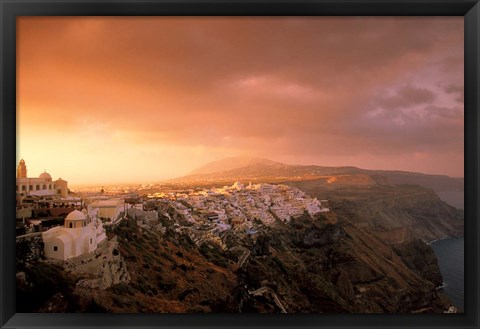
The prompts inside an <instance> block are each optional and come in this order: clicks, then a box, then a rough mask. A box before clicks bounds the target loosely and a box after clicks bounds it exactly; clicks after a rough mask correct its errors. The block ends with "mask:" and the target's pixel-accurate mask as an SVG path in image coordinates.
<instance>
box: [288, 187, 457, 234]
mask: <svg viewBox="0 0 480 329" xmlns="http://www.w3.org/2000/svg"><path fill="white" fill-rule="evenodd" d="M287 184H289V185H292V186H295V187H298V188H300V189H302V190H304V191H305V192H307V193H309V194H310V195H313V196H316V197H317V198H319V199H328V200H329V205H330V207H331V208H332V209H333V210H335V211H336V212H337V213H338V214H340V215H342V216H343V218H345V219H347V220H348V221H349V222H352V223H354V224H356V225H361V226H366V227H368V228H369V229H371V230H372V231H374V232H391V234H398V232H399V231H392V230H395V229H400V228H406V229H407V231H408V235H409V237H414V238H418V239H422V240H424V241H431V240H435V239H440V238H445V237H449V236H457V235H463V227H464V220H463V218H464V214H463V211H462V210H459V209H457V208H455V207H453V206H450V205H449V204H447V203H445V202H443V201H442V200H440V198H439V197H438V196H437V195H436V194H435V193H434V192H433V191H432V190H429V189H426V188H423V187H421V186H415V185H373V186H363V187H362V186H356V187H342V188H337V189H326V188H324V187H323V186H322V185H321V184H318V183H316V182H315V181H301V182H290V183H287ZM389 234H390V233H389ZM380 236H383V237H384V238H385V241H388V240H389V238H390V237H389V236H388V234H380ZM406 238H408V237H407V236H406Z"/></svg>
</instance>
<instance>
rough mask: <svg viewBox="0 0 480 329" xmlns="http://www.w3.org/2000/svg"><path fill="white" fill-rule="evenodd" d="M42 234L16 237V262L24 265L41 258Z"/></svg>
mask: <svg viewBox="0 0 480 329" xmlns="http://www.w3.org/2000/svg"><path fill="white" fill-rule="evenodd" d="M43 246H44V243H43V239H42V233H31V234H25V235H20V236H17V238H16V241H15V249H16V255H17V256H16V261H17V263H25V262H30V261H35V260H38V259H41V258H43Z"/></svg>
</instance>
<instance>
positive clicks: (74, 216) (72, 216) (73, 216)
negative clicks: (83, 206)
mask: <svg viewBox="0 0 480 329" xmlns="http://www.w3.org/2000/svg"><path fill="white" fill-rule="evenodd" d="M86 218H87V217H86V216H85V214H84V213H82V212H81V211H78V210H74V211H72V212H71V213H69V214H68V216H67V218H65V220H85V219H86Z"/></svg>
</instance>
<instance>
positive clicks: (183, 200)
mask: <svg viewBox="0 0 480 329" xmlns="http://www.w3.org/2000/svg"><path fill="white" fill-rule="evenodd" d="M326 202H327V201H326V200H321V201H319V200H317V198H311V197H310V196H308V195H307V194H305V193H304V192H302V191H301V190H299V189H297V188H294V187H290V186H287V185H275V184H267V183H261V184H252V183H249V184H248V185H245V184H243V183H240V182H236V183H234V184H233V185H231V186H224V187H221V188H218V187H212V188H210V189H198V188H197V189H187V190H185V189H171V188H169V189H163V190H162V189H159V190H158V191H155V192H152V193H148V194H144V195H139V194H138V193H136V192H135V191H132V190H130V191H129V193H125V192H124V191H117V192H116V193H106V192H105V191H104V190H103V189H102V190H100V191H98V192H97V193H94V192H88V193H87V192H84V193H74V192H72V191H70V190H69V189H68V182H67V181H65V180H62V179H59V180H56V181H52V178H51V176H50V174H48V173H46V172H44V173H42V174H40V176H39V177H38V178H28V177H27V169H26V164H25V161H24V160H23V159H22V160H21V161H20V163H19V166H18V172H17V216H16V217H17V236H18V237H20V238H21V237H22V236H24V235H25V234H32V233H41V234H42V238H43V242H44V249H45V250H44V255H45V256H46V257H51V258H56V259H59V260H67V259H70V258H74V257H79V256H81V255H82V254H83V253H89V252H92V251H94V250H95V248H96V246H97V244H100V243H101V242H102V241H103V240H105V239H106V234H105V232H106V230H108V229H111V228H113V227H115V226H117V225H119V224H120V223H121V221H122V220H124V219H125V218H127V217H128V216H130V217H131V218H134V219H136V220H137V224H138V225H139V226H140V227H143V228H145V229H150V228H152V229H155V230H157V231H160V232H165V227H164V226H162V224H161V223H160V222H159V221H158V218H159V215H160V216H163V217H164V218H168V219H169V220H171V221H174V222H175V224H174V229H175V231H176V232H179V233H182V234H185V235H187V236H189V237H190V238H191V240H192V241H194V242H195V243H196V244H197V245H201V244H202V243H204V242H205V241H207V240H209V241H211V242H213V243H216V244H217V245H219V246H220V247H221V248H222V249H225V248H226V246H225V244H224V243H223V241H224V239H223V238H224V237H225V236H226V235H227V234H230V233H233V234H242V235H243V234H247V235H255V234H256V233H258V231H257V229H256V226H258V225H266V226H271V225H274V224H275V223H277V222H283V223H288V222H289V221H290V220H291V219H292V218H295V217H298V216H301V215H303V214H308V215H310V216H312V217H313V216H314V215H315V214H318V213H321V212H328V211H329V209H328V208H327V207H326V206H325V205H326ZM79 228H81V230H78V229H79ZM80 240H81V241H80ZM83 241H86V242H83ZM77 245H79V246H80V245H81V246H84V247H81V248H80V247H75V246H77Z"/></svg>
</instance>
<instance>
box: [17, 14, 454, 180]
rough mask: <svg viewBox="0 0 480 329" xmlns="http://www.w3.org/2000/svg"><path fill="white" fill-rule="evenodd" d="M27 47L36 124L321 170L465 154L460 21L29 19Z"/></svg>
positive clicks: (24, 75)
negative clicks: (347, 161)
mask: <svg viewBox="0 0 480 329" xmlns="http://www.w3.org/2000/svg"><path fill="white" fill-rule="evenodd" d="M18 33H19V36H18V81H19V85H18V99H19V105H20V109H21V110H20V112H19V114H20V118H21V120H23V121H22V122H24V123H25V124H26V123H29V124H32V125H35V124H38V123H40V122H41V123H42V125H44V126H45V129H48V130H51V129H55V127H58V126H59V125H60V126H61V127H63V128H65V129H68V128H67V127H75V126H76V125H78V122H79V118H84V119H85V120H94V121H99V122H106V123H108V124H109V125H110V126H111V127H114V129H117V130H119V131H124V132H126V133H128V134H129V136H131V138H132V140H135V141H136V142H137V143H151V142H152V141H158V142H159V143H160V142H161V143H171V144H172V145H173V144H174V145H182V146H186V145H202V146H204V147H206V148H223V147H225V148H230V149H232V150H243V152H256V153H258V154H267V153H268V154H270V153H274V152H272V150H274V151H275V152H277V153H282V154H291V155H292V156H293V155H295V156H298V157H299V158H300V157H302V156H303V157H309V158H310V159H311V158H314V157H315V156H312V154H319V156H320V155H322V156H325V154H328V155H329V156H331V157H335V156H337V155H338V156H344V155H348V154H357V155H358V154H369V156H370V157H371V158H372V159H373V157H374V156H379V157H381V156H385V155H391V154H394V153H398V154H412V152H414V151H416V150H418V149H419V148H422V149H429V151H430V152H431V153H432V154H435V153H439V152H446V151H455V152H461V151H462V150H463V148H461V149H459V148H458V147H459V145H460V143H461V142H460V140H461V141H463V138H460V137H459V136H462V134H463V125H462V124H461V123H462V120H463V109H462V108H460V107H458V108H457V107H452V106H451V102H450V101H451V100H456V101H457V102H463V98H461V97H463V88H462V87H461V86H460V83H459V82H461V81H463V18H461V17H428V18H427V17H396V18H394V17H276V18H275V17H262V18H254V17H228V18H226V17H185V18H180V17H141V18H140V17H128V18H119V17H111V18H104V17H98V18H97V17H85V18H65V17H58V18H47V17H25V18H21V19H19V24H18ZM439 83H440V84H441V86H442V87H439ZM445 102H446V103H448V104H446V103H445ZM38 109H42V110H40V111H39V110H38ZM45 113H48V115H45ZM47 118H48V119H47ZM438 129H440V130H441V132H439V130H438ZM446 148H449V149H448V150H447V149H446ZM319 159H320V158H319ZM372 161H373V160H372ZM359 165H360V164H359ZM455 166H456V168H457V169H458V168H463V164H455ZM453 167H454V165H453V164H452V168H453ZM460 170H463V169H458V171H460ZM452 171H453V169H452Z"/></svg>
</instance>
